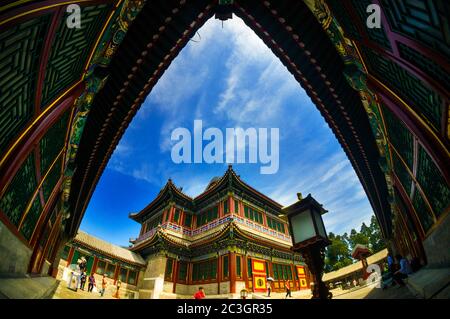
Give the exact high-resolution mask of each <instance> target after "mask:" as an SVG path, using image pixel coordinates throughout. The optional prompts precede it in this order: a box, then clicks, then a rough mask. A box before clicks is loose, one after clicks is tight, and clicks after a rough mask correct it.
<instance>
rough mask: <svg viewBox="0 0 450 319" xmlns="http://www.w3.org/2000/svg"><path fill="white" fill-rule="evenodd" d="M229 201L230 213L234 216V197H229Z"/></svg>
mask: <svg viewBox="0 0 450 319" xmlns="http://www.w3.org/2000/svg"><path fill="white" fill-rule="evenodd" d="M227 200H228V212H229V213H230V214H232V213H233V212H234V203H233V196H231V195H229V196H228V199H227ZM224 213H226V212H224Z"/></svg>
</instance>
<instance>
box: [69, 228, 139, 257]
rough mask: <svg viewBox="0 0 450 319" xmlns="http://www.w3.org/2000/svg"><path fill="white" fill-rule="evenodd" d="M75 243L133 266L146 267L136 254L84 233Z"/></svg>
mask: <svg viewBox="0 0 450 319" xmlns="http://www.w3.org/2000/svg"><path fill="white" fill-rule="evenodd" d="M74 241H76V242H77V243H79V244H81V245H83V246H86V247H87V248H90V249H93V250H95V251H97V252H99V253H102V254H104V255H107V256H110V257H113V258H117V259H121V260H123V261H125V262H130V263H133V264H139V265H145V261H144V260H143V259H142V257H141V256H140V255H138V254H136V253H135V252H132V251H130V250H128V249H126V248H123V247H120V246H116V245H113V244H111V243H108V242H107V241H104V240H102V239H99V238H97V237H94V236H91V235H89V234H88V233H85V232H83V231H79V232H78V234H77V236H76V237H75V238H74Z"/></svg>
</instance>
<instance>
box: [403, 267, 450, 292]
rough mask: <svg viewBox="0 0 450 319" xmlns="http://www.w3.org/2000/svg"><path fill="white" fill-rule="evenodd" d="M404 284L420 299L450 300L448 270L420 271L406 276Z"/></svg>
mask: <svg viewBox="0 0 450 319" xmlns="http://www.w3.org/2000/svg"><path fill="white" fill-rule="evenodd" d="M406 284H407V286H408V288H409V289H410V290H411V292H412V293H413V294H415V295H416V296H418V297H420V298H424V299H429V298H434V297H439V298H450V295H449V294H450V290H449V289H448V287H449V285H450V268H423V269H420V270H419V271H418V272H416V273H414V274H412V275H409V276H408V278H407V279H406ZM445 295H446V296H445Z"/></svg>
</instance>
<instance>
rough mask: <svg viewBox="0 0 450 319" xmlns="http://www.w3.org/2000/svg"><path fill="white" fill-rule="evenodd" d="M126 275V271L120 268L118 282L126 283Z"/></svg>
mask: <svg viewBox="0 0 450 319" xmlns="http://www.w3.org/2000/svg"><path fill="white" fill-rule="evenodd" d="M127 275H128V269H126V268H120V273H119V280H120V281H121V282H126V281H127Z"/></svg>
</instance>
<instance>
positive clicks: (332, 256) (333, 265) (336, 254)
mask: <svg viewBox="0 0 450 319" xmlns="http://www.w3.org/2000/svg"><path fill="white" fill-rule="evenodd" d="M328 239H329V240H330V241H331V245H329V246H328V247H327V250H326V255H325V271H326V272H329V271H333V270H337V269H339V268H342V267H345V266H347V265H350V264H351V263H352V258H351V257H350V250H349V248H348V244H347V242H346V240H345V239H344V238H343V236H340V235H335V234H333V233H329V234H328Z"/></svg>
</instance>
